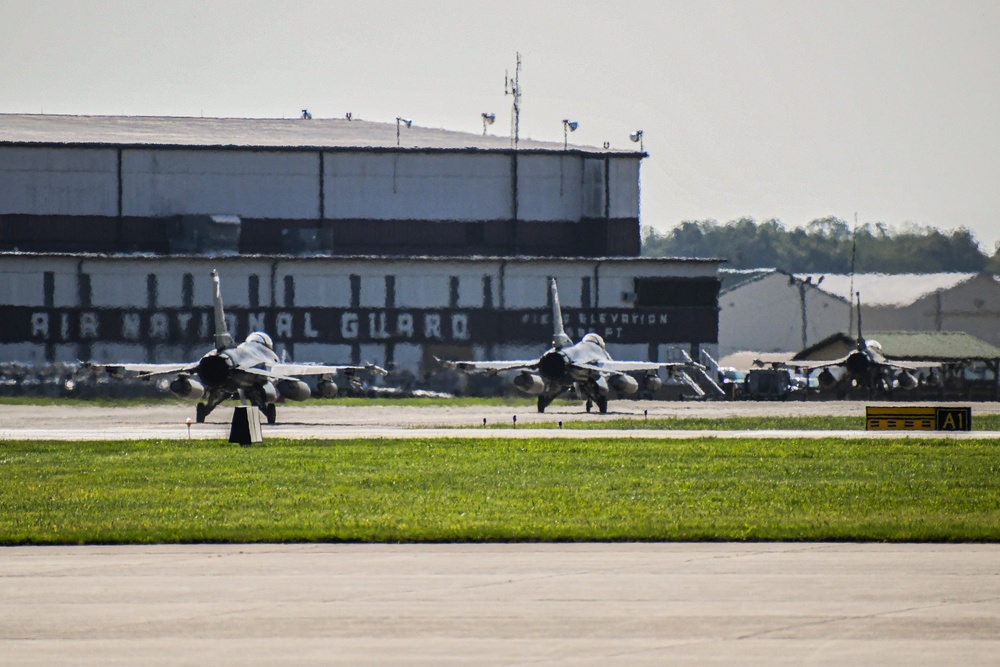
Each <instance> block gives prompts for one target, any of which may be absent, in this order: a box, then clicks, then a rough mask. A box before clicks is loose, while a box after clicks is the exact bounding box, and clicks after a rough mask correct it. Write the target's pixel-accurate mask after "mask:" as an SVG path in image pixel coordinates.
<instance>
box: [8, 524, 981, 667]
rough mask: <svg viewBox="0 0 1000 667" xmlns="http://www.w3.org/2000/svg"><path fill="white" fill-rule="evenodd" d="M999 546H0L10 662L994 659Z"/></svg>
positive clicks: (914, 661)
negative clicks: (2, 547)
mask: <svg viewBox="0 0 1000 667" xmlns="http://www.w3.org/2000/svg"><path fill="white" fill-rule="evenodd" d="M998 557H1000V547H998V545H905V544H904V545H888V544H716V543H707V544H557V545H548V544H488V545H451V544H443V545H331V544H309V545H233V546H217V545H180V546H132V547H12V548H4V549H0V661H2V662H3V664H4V665H57V664H58V665H70V664H71V665H78V666H87V665H102V666H105V665H178V664H180V665H186V664H191V665H193V664H198V665H209V664H210V665H247V664H251V665H253V664H267V665H273V664H294V665H312V664H324V665H325V664H350V665H359V664H372V665H374V664H378V665H470V664H475V665H509V664H546V665H549V664H555V665H664V664H701V665H732V664H744V665H764V664H767V665H847V664H850V665H943V664H949V665H956V664H960V665H993V664H996V660H997V655H1000V576H998V573H997V572H998V570H997V562H998Z"/></svg>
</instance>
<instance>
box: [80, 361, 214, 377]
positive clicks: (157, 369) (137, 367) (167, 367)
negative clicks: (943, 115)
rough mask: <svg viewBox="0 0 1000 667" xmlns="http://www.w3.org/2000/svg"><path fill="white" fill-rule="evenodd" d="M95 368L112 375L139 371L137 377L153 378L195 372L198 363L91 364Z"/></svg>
mask: <svg viewBox="0 0 1000 667" xmlns="http://www.w3.org/2000/svg"><path fill="white" fill-rule="evenodd" d="M89 367H90V368H93V369H95V370H105V371H107V372H108V373H109V374H111V375H121V374H122V373H124V372H128V373H138V374H139V375H138V376H137V377H140V378H143V379H145V378H151V377H158V376H160V375H172V374H175V373H193V372H194V371H195V370H196V369H197V368H198V364H89Z"/></svg>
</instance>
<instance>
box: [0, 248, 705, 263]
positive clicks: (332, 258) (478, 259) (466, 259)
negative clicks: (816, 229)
mask: <svg viewBox="0 0 1000 667" xmlns="http://www.w3.org/2000/svg"><path fill="white" fill-rule="evenodd" d="M10 257H24V258H53V257H66V258H73V259H106V258H109V257H143V258H146V259H149V260H156V261H174V260H176V259H197V260H202V259H213V260H219V261H227V260H228V261H237V262H239V261H243V260H247V259H261V258H266V259H274V258H287V259H294V260H295V261H311V260H315V261H321V262H355V261H358V260H362V261H379V262H413V261H419V262H423V263H426V262H440V263H442V264H444V263H470V264H475V263H483V262H505V263H507V264H518V263H528V264H536V263H538V262H550V263H555V264H558V263H569V264H576V263H580V262H583V263H590V264H653V265H655V264H668V263H669V264H706V265H717V264H719V262H722V261H724V260H720V259H713V258H711V257H622V256H609V257H582V256H581V257H572V256H563V255H552V256H545V255H323V254H318V253H317V254H309V255H289V254H280V253H275V254H268V255H257V254H248V253H239V254H236V253H231V252H220V253H216V254H213V253H206V254H180V253H175V254H170V255H156V254H153V253H146V252H139V253H112V254H109V253H97V252H73V253H70V252H29V251H24V250H0V258H10Z"/></svg>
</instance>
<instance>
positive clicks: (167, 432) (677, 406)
mask: <svg viewBox="0 0 1000 667" xmlns="http://www.w3.org/2000/svg"><path fill="white" fill-rule="evenodd" d="M233 405H234V404H233V403H231V402H230V403H225V404H223V405H222V406H221V407H219V408H217V409H216V410H215V411H214V412H213V413H212V414H210V415H209V417H208V420H207V421H206V423H204V424H192V425H191V426H190V428H189V427H188V425H187V423H186V421H187V419H188V418H191V419H193V418H194V405H193V404H185V403H179V402H176V401H173V400H169V401H164V403H163V405H154V406H144V407H129V408H119V407H89V406H73V407H65V406H55V407H53V406H33V405H25V406H19V405H0V440H10V439H29V440H39V439H59V440H100V439H126V440H136V439H166V440H181V439H186V438H188V437H190V438H192V439H221V440H228V437H229V424H230V421H231V419H232V415H233ZM866 405H869V404H868V403H865V402H856V401H855V402H852V401H814V402H798V401H797V402H776V403H760V402H716V401H707V402H681V401H614V402H612V404H611V408H610V409H609V412H608V414H607V415H600V414H597V413H589V414H588V413H587V412H586V411H585V410H584V408H583V404H582V403H580V404H573V405H556V406H550V407H549V408H548V409H547V410H546V411H545V413H543V414H539V413H538V412H537V411H536V410H535V409H534V407H533V406H523V407H518V408H513V407H509V406H498V405H497V406H476V407H464V406H462V407H413V406H372V407H347V406H341V405H336V404H335V403H327V404H322V405H317V404H315V403H313V404H310V403H308V402H306V403H302V404H291V405H289V404H282V405H280V406H279V407H278V423H277V424H274V425H273V426H268V425H267V424H266V423H264V424H263V425H262V429H263V436H264V439H265V440H266V439H267V438H269V437H281V438H415V437H434V438H440V437H497V436H498V435H503V436H504V437H533V436H545V437H562V438H593V437H606V436H608V435H614V436H616V437H642V438H650V437H660V438H677V437H685V438H688V437H698V436H709V437H720V438H722V437H749V436H754V437H780V438H787V437H826V436H831V435H832V436H835V437H871V438H874V437H898V436H899V435H900V434H901V433H900V432H866V431H864V430H861V429H859V430H857V431H832V432H831V431H788V430H781V431H714V430H706V431H689V430H684V431H660V430H655V431H654V430H641V429H637V430H632V431H629V430H620V429H617V430H602V429H593V430H591V429H586V430H583V429H581V430H569V429H562V430H560V429H558V428H556V429H553V428H546V429H539V428H533V427H537V426H538V425H539V424H542V423H547V424H549V425H558V424H559V422H561V421H570V420H572V421H577V420H583V421H589V422H594V423H600V422H602V421H608V420H609V419H615V418H622V417H626V418H631V419H635V420H643V419H645V418H647V417H648V418H650V419H653V418H657V417H708V418H718V417H727V416H747V415H758V416H796V415H854V416H858V417H864V414H865V406H866ZM873 405H875V404H873ZM878 405H888V404H878ZM902 405H905V403H904V404H902ZM937 405H972V423H973V429H975V423H976V415H983V414H995V413H998V412H1000V403H963V404H946V403H941V404H937ZM484 419H485V420H486V425H487V426H495V425H503V426H510V427H511V428H506V429H504V430H502V431H501V430H497V429H495V428H483V420H484ZM515 424H516V428H514V426H515ZM902 434H904V435H906V436H907V437H942V436H945V437H953V438H970V437H971V438H980V437H1000V433H990V432H984V431H976V430H973V431H971V432H965V433H962V432H958V433H945V432H933V431H932V432H919V431H906V432H902Z"/></svg>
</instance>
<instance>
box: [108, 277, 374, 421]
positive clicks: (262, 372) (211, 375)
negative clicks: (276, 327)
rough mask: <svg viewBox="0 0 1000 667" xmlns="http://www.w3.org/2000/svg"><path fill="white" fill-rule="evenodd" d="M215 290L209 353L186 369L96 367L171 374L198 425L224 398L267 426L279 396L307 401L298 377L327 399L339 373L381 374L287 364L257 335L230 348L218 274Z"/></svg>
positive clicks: (352, 375)
mask: <svg viewBox="0 0 1000 667" xmlns="http://www.w3.org/2000/svg"><path fill="white" fill-rule="evenodd" d="M212 282H213V283H214V285H215V293H214V295H213V302H214V306H215V318H214V319H215V349H214V350H212V351H211V352H209V353H208V354H206V355H205V356H203V357H202V358H201V359H199V360H198V361H196V362H193V363H188V364H100V365H94V367H97V368H105V369H106V370H107V371H108V373H110V374H111V375H113V376H116V377H121V376H122V375H123V374H124V373H126V372H134V373H138V375H137V376H136V377H139V378H142V379H151V378H156V377H161V376H168V375H176V377H175V378H174V380H173V381H172V382H171V383H170V391H171V392H173V394H174V395H175V396H178V397H180V398H187V399H191V400H196V401H199V403H198V407H197V409H196V411H195V416H196V418H197V421H198V423H199V424H200V423H202V422H204V421H205V417H206V416H207V415H208V414H209V413H210V412H212V410H214V409H215V407H216V406H217V405H219V404H220V403H221V402H222V401H224V400H226V399H227V398H239V399H240V400H242V401H250V403H251V404H253V405H255V406H256V407H257V408H259V409H260V411H261V412H262V413H264V416H265V417H267V423H268V424H274V423H275V422H276V421H277V408H276V407H275V404H274V403H275V401H277V400H278V398H279V397H283V398H286V399H289V400H293V401H304V400H306V399H307V398H309V397H310V396H312V390H311V389H310V388H309V385H307V384H306V383H305V382H303V381H302V380H300V379H298V377H299V376H304V375H319V376H323V377H321V378H320V380H319V383H318V386H317V389H318V392H319V394H320V395H322V396H324V397H327V398H332V397H333V396H336V394H337V385H336V384H334V382H333V379H332V376H334V375H336V374H337V373H344V374H345V375H347V376H349V377H350V378H351V382H352V383H353V382H356V381H357V379H356V376H357V374H358V373H361V372H369V373H377V374H379V375H386V371H385V370H384V369H382V368H379V367H378V366H375V365H372V364H369V365H366V366H326V365H322V364H289V363H284V362H282V361H281V360H280V359H279V358H278V355H276V354H275V352H274V343H273V342H272V341H271V337H270V336H268V335H267V334H266V333H264V332H263V331H255V332H253V333H251V334H250V335H249V336H247V338H246V340H245V341H243V342H242V343H240V344H239V345H237V344H236V341H235V340H234V339H233V337H232V336H231V335H230V334H229V329H228V327H227V326H226V317H225V311H224V310H223V307H222V293H221V289H220V286H219V275H218V274H217V273H216V272H215V271H212Z"/></svg>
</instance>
